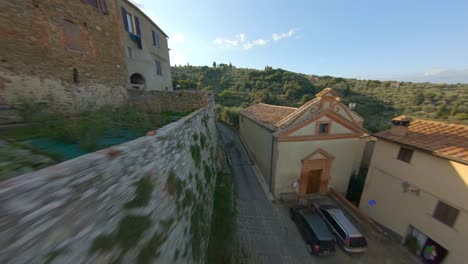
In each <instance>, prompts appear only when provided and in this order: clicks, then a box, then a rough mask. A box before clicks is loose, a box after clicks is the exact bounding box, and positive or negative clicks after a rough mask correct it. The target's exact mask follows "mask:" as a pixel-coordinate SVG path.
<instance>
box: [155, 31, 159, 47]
mask: <svg viewBox="0 0 468 264" xmlns="http://www.w3.org/2000/svg"><path fill="white" fill-rule="evenodd" d="M155 35H156V47H158V48H159V34H158V32H155Z"/></svg>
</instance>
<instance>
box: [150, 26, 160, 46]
mask: <svg viewBox="0 0 468 264" xmlns="http://www.w3.org/2000/svg"><path fill="white" fill-rule="evenodd" d="M151 32H152V35H153V46H154V47H156V48H158V49H159V48H160V47H161V46H160V43H159V33H158V31H156V30H151Z"/></svg>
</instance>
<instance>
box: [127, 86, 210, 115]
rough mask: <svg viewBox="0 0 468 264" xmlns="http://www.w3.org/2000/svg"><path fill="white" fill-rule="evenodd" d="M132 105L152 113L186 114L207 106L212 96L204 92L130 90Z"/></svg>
mask: <svg viewBox="0 0 468 264" xmlns="http://www.w3.org/2000/svg"><path fill="white" fill-rule="evenodd" d="M128 93H129V100H130V102H131V104H132V105H133V106H134V107H136V108H138V109H142V110H145V111H150V112H163V111H172V112H180V111H182V112H186V111H193V110H194V109H198V108H201V107H204V106H206V104H207V103H208V99H209V97H210V95H209V94H208V93H205V92H202V91H187V90H181V91H134V90H129V91H128Z"/></svg>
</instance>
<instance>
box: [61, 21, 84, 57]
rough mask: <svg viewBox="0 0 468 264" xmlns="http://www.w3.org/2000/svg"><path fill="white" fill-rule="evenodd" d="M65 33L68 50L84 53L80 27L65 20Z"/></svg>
mask: <svg viewBox="0 0 468 264" xmlns="http://www.w3.org/2000/svg"><path fill="white" fill-rule="evenodd" d="M63 32H64V35H65V44H66V46H67V48H68V49H70V50H74V51H82V50H83V47H82V45H81V44H82V43H81V33H80V26H78V25H77V24H75V23H73V22H71V21H68V20H64V21H63Z"/></svg>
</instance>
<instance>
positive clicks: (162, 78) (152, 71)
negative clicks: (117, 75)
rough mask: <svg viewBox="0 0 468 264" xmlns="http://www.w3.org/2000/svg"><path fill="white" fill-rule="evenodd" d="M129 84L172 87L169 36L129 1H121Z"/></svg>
mask: <svg viewBox="0 0 468 264" xmlns="http://www.w3.org/2000/svg"><path fill="white" fill-rule="evenodd" d="M118 3H119V6H120V12H121V16H120V21H121V32H122V34H121V38H122V44H123V47H124V49H125V63H126V66H127V81H128V87H129V88H131V89H138V90H145V91H149V90H173V87H172V77H171V65H170V61H169V47H168V43H167V39H168V36H167V34H166V33H164V31H162V29H161V28H159V27H158V25H156V24H155V23H154V22H153V21H152V20H151V19H150V18H149V17H148V16H147V15H145V13H143V12H142V11H141V10H140V9H139V8H138V7H136V6H135V5H134V4H132V3H131V2H130V1H128V0H118Z"/></svg>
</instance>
